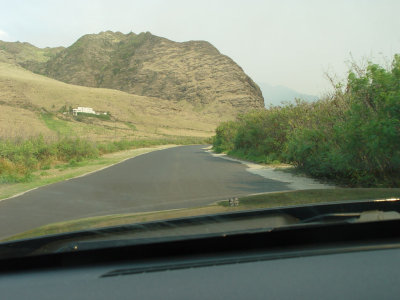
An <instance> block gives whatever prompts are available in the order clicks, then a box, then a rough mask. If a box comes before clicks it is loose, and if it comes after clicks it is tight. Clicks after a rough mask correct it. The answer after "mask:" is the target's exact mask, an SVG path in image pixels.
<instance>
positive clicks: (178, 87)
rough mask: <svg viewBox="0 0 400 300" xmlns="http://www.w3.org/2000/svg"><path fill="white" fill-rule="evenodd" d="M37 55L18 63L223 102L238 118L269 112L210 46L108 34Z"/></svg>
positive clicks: (248, 82) (138, 89) (95, 83)
mask: <svg viewBox="0 0 400 300" xmlns="http://www.w3.org/2000/svg"><path fill="white" fill-rule="evenodd" d="M33 47H34V46H33ZM26 48H29V47H26ZM37 49H40V50H37V51H39V52H40V55H37V56H34V55H31V56H30V57H31V59H25V60H21V59H18V57H17V59H16V63H18V64H20V65H21V66H23V67H24V68H26V69H28V70H30V71H33V72H35V73H38V74H41V75H45V76H47V77H50V78H53V79H57V80H60V81H62V82H66V83H70V84H75V85H82V86H87V87H101V88H111V89H117V90H121V91H124V92H127V93H130V94H136V95H142V96H150V97H156V98H161V99H166V100H175V101H183V100H185V101H187V102H189V103H191V104H194V105H208V104H210V103H214V102H218V103H222V104H229V105H230V106H233V107H234V108H235V109H236V110H237V111H238V112H245V111H247V110H249V109H261V108H263V107H264V102H263V96H262V93H261V90H260V88H259V87H258V85H257V84H256V83H255V82H254V81H253V80H252V79H251V78H250V77H249V76H247V75H246V74H245V73H244V71H243V69H242V68H241V67H240V66H239V65H237V64H236V63H235V62H234V61H233V60H232V59H231V58H229V57H228V56H226V55H223V54H221V53H220V52H219V51H218V49H217V48H215V47H214V46H213V45H212V44H210V43H209V42H206V41H187V42H182V43H180V42H174V41H171V40H168V39H166V38H163V37H158V36H155V35H152V34H151V33H150V32H142V33H139V34H135V33H133V32H131V33H128V34H123V33H121V32H112V31H105V32H101V33H98V34H87V35H84V36H82V37H80V38H79V39H78V40H77V41H76V42H75V43H73V44H72V45H71V46H69V47H66V48H56V49H55V50H51V49H52V48H37ZM0 50H3V51H4V47H3V48H2V47H1V45H0Z"/></svg>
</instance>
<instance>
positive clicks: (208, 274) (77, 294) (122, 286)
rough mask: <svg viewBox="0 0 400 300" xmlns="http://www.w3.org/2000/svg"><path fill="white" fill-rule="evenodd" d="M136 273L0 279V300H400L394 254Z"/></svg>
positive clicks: (110, 270)
mask: <svg viewBox="0 0 400 300" xmlns="http://www.w3.org/2000/svg"><path fill="white" fill-rule="evenodd" d="M163 263H165V262H164V261H162V260H161V261H157V262H155V264H158V265H160V264H163ZM171 263H172V262H171V261H169V262H168V264H171ZM137 267H138V265H137V263H136V264H129V263H128V264H111V265H106V266H101V265H98V266H86V267H76V268H67V269H54V270H43V271H40V270H39V271H30V272H24V273H14V274H2V275H1V276H0V290H1V295H2V296H1V298H2V299H398V297H399V295H400V285H399V278H400V249H387V250H376V251H360V252H358V251H357V252H347V253H338V254H328V255H316V256H305V257H304V256H303V257H292V258H284V259H273V260H259V261H252V262H245V263H232V264H222V265H208V266H204V267H201V266H200V267H194V268H193V267H192V268H182V269H176V270H170V269H165V270H158V271H157V270H156V271H151V272H141V273H133V274H130V272H126V273H127V274H126V275H123V274H124V272H123V271H124V270H130V269H131V268H137ZM115 271H117V272H115ZM106 274H108V275H110V274H111V276H104V275H106ZM113 274H114V275H113Z"/></svg>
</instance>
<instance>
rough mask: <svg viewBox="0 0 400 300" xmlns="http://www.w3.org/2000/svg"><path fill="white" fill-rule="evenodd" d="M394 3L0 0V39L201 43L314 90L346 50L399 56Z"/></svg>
mask: <svg viewBox="0 0 400 300" xmlns="http://www.w3.org/2000/svg"><path fill="white" fill-rule="evenodd" d="M399 12H400V1H399V0H379V1H378V0H375V1H368V0H364V1H361V0H347V1H344V0H335V1H332V0H331V1H323V0H319V1H311V0H310V1H305V0H304V1H300V0H298V1H285V0H281V1H270V0H244V1H239V0H214V1H209V0H197V1H192V0H143V1H138V0H112V1H108V0H104V1H102V0H89V1H87V0H67V1H57V0H14V1H9V0H7V1H5V0H0V40H5V41H22V42H30V43H32V44H34V45H35V46H38V47H46V46H50V47H54V46H69V45H71V44H72V43H73V42H74V41H75V40H77V39H78V38H79V37H80V36H82V35H84V34H87V33H98V32H100V31H106V30H113V31H121V32H123V33H128V32H130V31H133V32H135V33H139V32H142V31H150V32H151V33H152V34H155V35H158V36H162V37H166V38H168V39H170V40H174V41H179V42H182V41H187V40H206V41H209V42H211V43H212V44H213V45H214V46H216V47H217V48H218V49H219V50H220V51H221V52H222V53H223V54H226V55H228V56H230V57H231V58H232V59H234V60H235V61H236V62H237V63H238V64H239V65H240V66H241V67H242V68H243V69H244V71H245V72H246V73H247V74H248V75H249V76H250V77H252V78H253V80H255V81H256V82H265V83H269V84H271V85H284V86H287V87H290V88H293V89H295V90H297V91H299V92H303V93H309V94H315V95H321V94H323V93H325V92H326V91H328V90H329V83H328V82H327V80H326V79H325V78H324V72H326V71H328V72H330V73H335V74H337V75H338V76H339V77H345V75H346V70H347V67H346V61H348V60H349V59H350V54H351V55H352V56H353V57H354V58H355V59H356V60H360V59H362V58H368V59H373V60H377V61H382V57H386V58H388V59H389V60H390V59H391V58H392V57H393V55H394V54H395V53H400V16H399Z"/></svg>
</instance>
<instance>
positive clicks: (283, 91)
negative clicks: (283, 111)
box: [258, 83, 318, 106]
mask: <svg viewBox="0 0 400 300" xmlns="http://www.w3.org/2000/svg"><path fill="white" fill-rule="evenodd" d="M258 85H259V87H260V88H261V91H262V94H263V96H264V101H265V105H266V106H268V105H270V104H272V105H279V104H281V103H282V102H291V103H293V102H294V100H295V98H299V99H302V100H305V101H308V102H312V101H316V100H318V97H317V96H314V95H307V94H302V93H299V92H297V91H295V90H292V89H290V88H288V87H285V86H281V85H277V86H272V85H269V84H267V83H258Z"/></svg>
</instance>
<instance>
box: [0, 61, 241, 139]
mask: <svg viewBox="0 0 400 300" xmlns="http://www.w3.org/2000/svg"><path fill="white" fill-rule="evenodd" d="M64 105H65V106H67V107H69V106H72V107H77V106H87V107H92V108H93V109H94V110H96V111H108V112H110V113H111V116H112V120H110V121H102V120H99V119H95V118H87V119H85V122H77V121H75V120H73V119H72V118H71V117H69V116H65V115H63V114H61V113H60V112H59V110H60V108H61V107H62V106H64ZM0 110H1V111H0V112H1V121H0V137H4V136H6V137H10V136H15V137H26V136H31V135H35V134H36V135H37V134H39V133H42V134H43V135H45V136H51V135H55V136H57V134H60V132H57V131H54V130H53V132H51V131H49V128H47V127H46V126H45V123H44V122H43V120H42V119H41V117H40V113H41V112H43V111H44V110H46V111H48V112H51V113H53V114H54V116H53V118H54V120H56V121H59V120H61V121H60V122H64V125H65V126H66V127H68V128H69V132H71V133H73V134H74V135H78V136H81V137H85V138H89V139H94V140H110V139H121V138H132V137H136V138H157V137H162V136H166V135H182V136H189V135H190V136H199V137H208V136H211V135H213V133H214V129H215V127H216V126H217V124H218V123H219V122H220V121H224V120H227V119H231V118H233V116H234V115H235V111H234V109H233V108H232V107H230V106H229V105H222V104H213V105H212V106H209V107H205V108H204V107H201V106H198V107H194V106H193V105H191V104H189V103H187V102H186V101H180V102H177V101H171V100H164V99H159V98H152V97H144V96H137V95H132V94H128V93H125V92H121V91H117V90H111V89H99V88H88V87H82V86H75V85H70V84H66V83H62V82H59V81H57V80H53V79H50V78H47V77H45V76H40V75H37V74H34V73H31V72H30V71H27V70H25V69H23V68H21V67H19V66H17V65H12V64H7V63H0ZM5 115H8V116H5ZM126 122H130V123H131V124H133V125H135V127H136V128H137V130H136V131H134V130H132V128H129V127H128V126H127V125H126ZM24 123H25V124H26V125H28V124H29V126H23V125H24ZM60 124H61V123H60ZM61 125H62V124H61ZM12 126H13V128H11V127H12Z"/></svg>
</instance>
